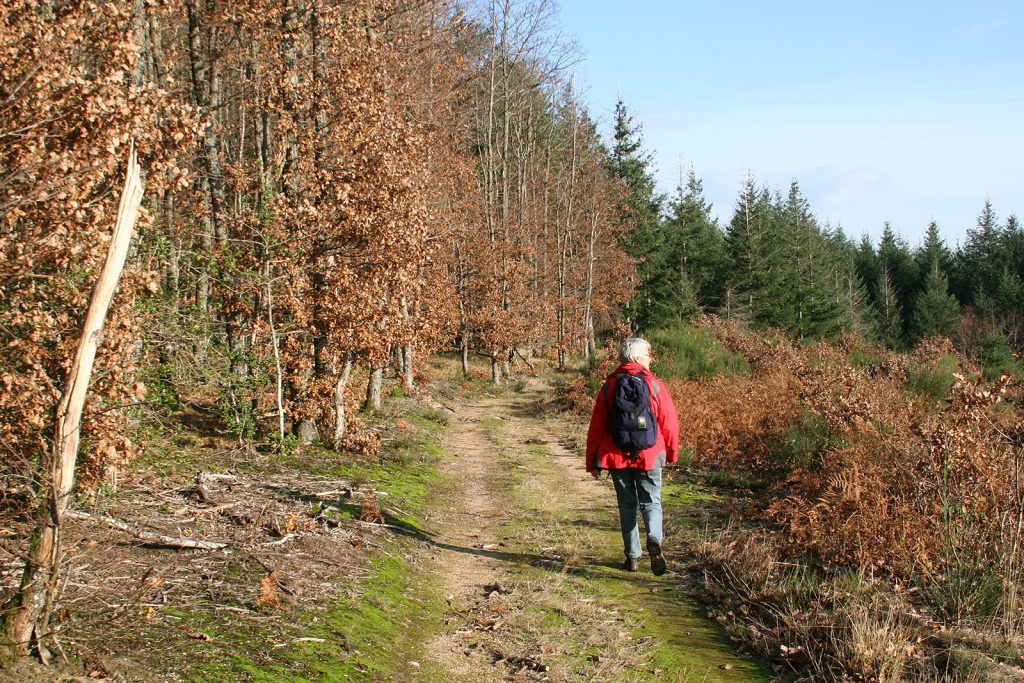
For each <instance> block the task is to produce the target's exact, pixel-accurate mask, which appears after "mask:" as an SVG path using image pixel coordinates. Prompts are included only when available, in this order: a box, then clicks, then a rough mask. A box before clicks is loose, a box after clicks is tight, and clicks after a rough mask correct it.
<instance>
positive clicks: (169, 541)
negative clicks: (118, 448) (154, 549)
mask: <svg viewBox="0 0 1024 683" xmlns="http://www.w3.org/2000/svg"><path fill="white" fill-rule="evenodd" d="M64 514H65V516H67V517H70V518H72V519H92V520H95V521H97V522H102V523H103V524H106V525H107V526H109V527H112V528H114V529H119V530H121V531H124V532H127V533H129V534H131V535H132V536H134V537H135V538H137V539H139V540H140V541H145V542H146V543H149V544H152V545H162V546H166V547H169V548H190V549H195V550H219V549H221V548H226V547H227V546H228V544H227V543H220V542H218V541H201V540H198V539H195V538H185V537H183V536H165V535H163V534H155V533H153V532H151V531H143V530H142V529H139V528H138V527H134V526H132V525H131V524H128V523H127V522H122V521H121V520H119V519H114V518H113V517H108V516H106V515H90V514H89V513H88V512H78V511H76V510H67V511H66V512H65V513H64Z"/></svg>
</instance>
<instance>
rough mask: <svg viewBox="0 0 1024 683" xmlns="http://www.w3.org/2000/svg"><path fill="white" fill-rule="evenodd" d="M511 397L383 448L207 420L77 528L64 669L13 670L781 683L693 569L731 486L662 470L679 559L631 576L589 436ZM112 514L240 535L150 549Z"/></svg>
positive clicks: (429, 412)
mask: <svg viewBox="0 0 1024 683" xmlns="http://www.w3.org/2000/svg"><path fill="white" fill-rule="evenodd" d="M467 387H470V390H469V391H467V390H466V388H467ZM517 389H519V390H518V391H515V390H510V389H505V390H504V391H501V392H496V393H493V394H492V393H489V391H488V390H487V389H485V388H484V387H483V386H482V385H480V384H475V385H470V384H469V383H463V386H462V387H461V388H459V387H457V386H454V385H452V386H449V387H448V388H447V390H444V391H441V392H439V393H438V392H435V395H434V396H432V397H425V396H424V397H420V398H415V399H414V398H403V397H401V396H399V397H396V398H393V399H392V400H390V401H389V404H390V407H389V408H388V410H389V411H390V416H386V428H387V429H388V430H389V431H390V432H391V434H392V436H390V437H389V438H388V439H386V442H387V443H386V448H385V454H386V455H385V456H384V457H383V458H381V459H374V460H372V461H370V460H365V461H362V460H359V459H350V458H345V459H342V458H340V457H339V456H338V455H337V454H336V453H335V452H333V451H330V450H328V449H321V448H310V449H305V450H301V449H300V450H296V451H293V452H290V453H286V452H281V451H275V452H262V451H260V450H259V449H252V448H242V447H238V446H237V444H233V443H232V442H231V440H230V439H229V438H227V436H226V435H224V434H223V433H217V432H216V430H215V429H214V430H212V432H211V429H212V427H211V425H205V426H204V425H202V424H200V423H201V422H202V419H201V418H202V415H201V414H198V413H197V414H194V415H192V417H193V418H194V419H192V420H191V421H190V424H189V425H188V426H187V427H185V428H175V429H172V430H170V431H168V432H167V433H166V434H165V448H163V449H162V450H158V451H157V452H155V453H154V454H152V457H151V458H150V459H149V460H148V461H146V462H143V463H141V466H140V468H139V469H138V470H137V471H136V472H135V473H134V474H133V476H131V477H125V480H123V481H122V482H120V483H119V486H118V487H117V489H116V490H112V491H106V492H104V491H101V492H100V495H99V496H98V497H97V499H96V500H94V501H92V503H91V504H90V505H83V506H82V508H83V509H87V510H89V511H90V512H91V514H93V518H92V519H79V520H74V521H73V522H72V523H71V524H70V528H69V533H68V535H67V538H66V541H65V543H66V546H67V548H68V560H67V564H68V570H67V579H66V581H65V585H64V586H63V592H62V598H61V605H62V608H61V611H60V612H59V613H58V614H57V615H56V619H55V621H56V624H57V626H58V627H57V631H56V632H57V638H58V642H62V643H63V645H62V646H61V647H60V648H59V649H58V651H56V652H55V653H54V658H55V662H56V663H55V665H53V666H50V667H42V666H39V665H35V664H32V663H29V662H21V663H19V664H18V665H16V666H15V667H14V668H12V669H8V670H0V679H3V680H9V679H10V680H24V681H33V682H34V681H54V680H64V681H70V680H118V681H135V680H138V681H210V682H212V681H296V682H298V681H314V680H316V681H346V680H354V681H359V680H368V681H390V680H397V681H427V682H444V683H449V682H451V681H570V680H586V681H695V682H696V681H769V680H771V674H770V673H769V672H768V670H767V669H765V668H762V667H761V666H760V665H758V664H757V663H755V662H753V661H751V660H749V659H746V658H743V657H741V656H739V655H737V653H736V652H735V649H734V648H733V647H732V645H731V644H730V643H729V642H728V640H727V639H726V637H725V635H724V634H723V632H722V631H721V630H720V628H719V627H718V625H717V624H716V623H715V622H714V621H712V620H711V619H709V618H708V616H707V613H706V608H705V607H703V606H702V605H701V603H700V601H699V594H698V593H699V592H698V591H697V589H695V587H694V586H695V582H693V581H691V580H690V577H689V575H688V574H687V572H686V571H685V564H686V558H685V557H684V556H683V555H684V551H683V548H684V544H683V543H682V539H683V538H684V537H686V536H688V535H692V534H694V533H697V532H698V530H699V527H700V526H701V525H702V524H703V523H704V522H703V521H702V520H704V519H706V515H707V514H708V513H709V512H711V513H713V512H714V510H715V508H716V507H717V506H719V505H720V501H719V500H718V499H717V498H716V497H715V495H714V494H713V493H712V492H710V491H708V490H706V489H704V488H703V487H702V486H701V485H700V484H699V483H697V482H696V481H695V480H692V479H690V478H688V477H686V476H683V475H682V474H679V475H676V474H674V473H668V474H667V476H666V484H665V489H664V500H665V504H666V555H667V557H668V560H669V568H670V571H669V572H668V573H667V574H666V575H664V576H662V577H658V578H655V577H654V576H653V575H652V574H651V573H650V569H649V567H647V566H646V564H642V565H641V571H640V572H638V573H636V574H631V573H627V572H624V571H623V570H622V569H621V568H620V565H621V562H622V546H621V537H620V535H619V531H618V524H617V516H616V508H615V494H614V490H613V489H612V487H611V484H610V482H609V481H608V480H607V479H602V480H601V481H594V480H593V479H592V478H591V477H590V476H589V475H587V473H586V472H585V471H584V470H583V467H582V462H581V458H580V456H579V455H578V453H577V452H575V451H576V450H577V449H578V447H577V446H576V443H577V442H578V440H579V439H580V438H581V437H582V435H581V434H580V433H579V432H580V430H581V429H582V428H583V427H582V426H581V425H579V424H575V423H573V424H570V423H569V422H568V421H566V420H565V419H564V417H563V416H561V415H559V413H558V411H557V409H556V408H555V407H554V405H553V396H552V389H551V387H550V386H549V385H548V384H547V383H545V382H544V381H542V380H540V379H538V378H531V379H530V380H529V381H527V382H521V383H520V384H519V386H518V387H517ZM204 428H206V429H207V435H205V436H204V435H203V432H202V429H204ZM209 433H213V434H214V436H210V435H209ZM197 473H203V474H202V476H200V475H198V474H197ZM99 514H105V515H108V516H110V517H113V518H117V519H121V520H126V519H127V520H130V521H131V522H132V523H133V524H134V525H136V526H138V527H139V528H145V529H148V530H158V531H159V532H160V533H162V534H164V535H171V536H181V537H189V538H202V539H210V540H219V541H222V542H224V543H226V544H227V545H226V547H225V548H224V549H220V550H212V551H195V550H171V549H168V548H166V547H161V546H160V545H146V544H141V543H139V541H138V539H132V538H131V537H129V536H128V535H126V534H125V533H124V532H123V531H117V530H113V529H110V528H109V527H107V526H105V525H104V524H102V523H100V522H99V521H98V520H97V519H96V516H97V515H99ZM644 560H646V558H644ZM6 573H7V576H6V578H5V581H7V582H10V581H12V580H13V577H14V574H15V572H11V571H10V570H7V572H6ZM0 576H2V575H0Z"/></svg>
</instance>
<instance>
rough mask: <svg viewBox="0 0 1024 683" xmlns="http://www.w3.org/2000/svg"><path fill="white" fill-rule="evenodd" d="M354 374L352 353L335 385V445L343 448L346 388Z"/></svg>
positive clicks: (345, 426) (345, 424)
mask: <svg viewBox="0 0 1024 683" xmlns="http://www.w3.org/2000/svg"><path fill="white" fill-rule="evenodd" d="M351 376H352V355H351V354H349V356H348V357H347V358H346V359H345V365H344V367H342V369H341V372H340V373H338V383H337V384H335V385H334V447H335V448H341V444H342V442H343V441H344V440H345V432H346V430H347V429H348V423H347V422H346V418H345V390H346V389H347V388H348V380H349V378H350V377H351Z"/></svg>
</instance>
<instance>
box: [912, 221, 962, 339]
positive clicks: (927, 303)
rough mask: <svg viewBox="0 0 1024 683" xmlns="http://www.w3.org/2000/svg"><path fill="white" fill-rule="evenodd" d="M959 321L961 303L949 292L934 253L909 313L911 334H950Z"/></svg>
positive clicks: (947, 281)
mask: <svg viewBox="0 0 1024 683" xmlns="http://www.w3.org/2000/svg"><path fill="white" fill-rule="evenodd" d="M933 225H934V223H933ZM959 322H960V304H959V303H958V302H957V300H956V297H955V296H953V295H952V294H950V293H949V280H948V278H947V277H946V274H945V273H944V272H943V271H942V267H941V265H940V261H939V256H938V255H937V254H936V256H935V257H934V258H933V260H932V264H931V268H930V269H929V270H928V276H927V277H926V278H925V281H924V289H923V290H922V291H921V293H920V294H919V295H918V297H917V300H916V302H915V306H914V313H913V316H912V330H913V332H914V336H915V337H916V338H917V339H922V338H924V337H931V336H935V335H942V336H944V337H951V336H952V335H953V331H954V330H955V329H956V326H957V323H959Z"/></svg>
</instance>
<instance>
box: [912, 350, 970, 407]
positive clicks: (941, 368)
mask: <svg viewBox="0 0 1024 683" xmlns="http://www.w3.org/2000/svg"><path fill="white" fill-rule="evenodd" d="M957 366H958V361H957V358H956V357H955V356H943V357H942V358H939V359H938V360H936V361H932V362H926V363H911V365H910V367H908V368H907V389H908V390H910V391H911V392H913V393H915V394H919V395H921V396H925V397H927V398H930V399H932V400H934V401H941V400H942V399H944V398H946V397H947V396H949V390H950V388H952V386H953V382H954V381H956V376H955V375H956V371H957Z"/></svg>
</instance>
